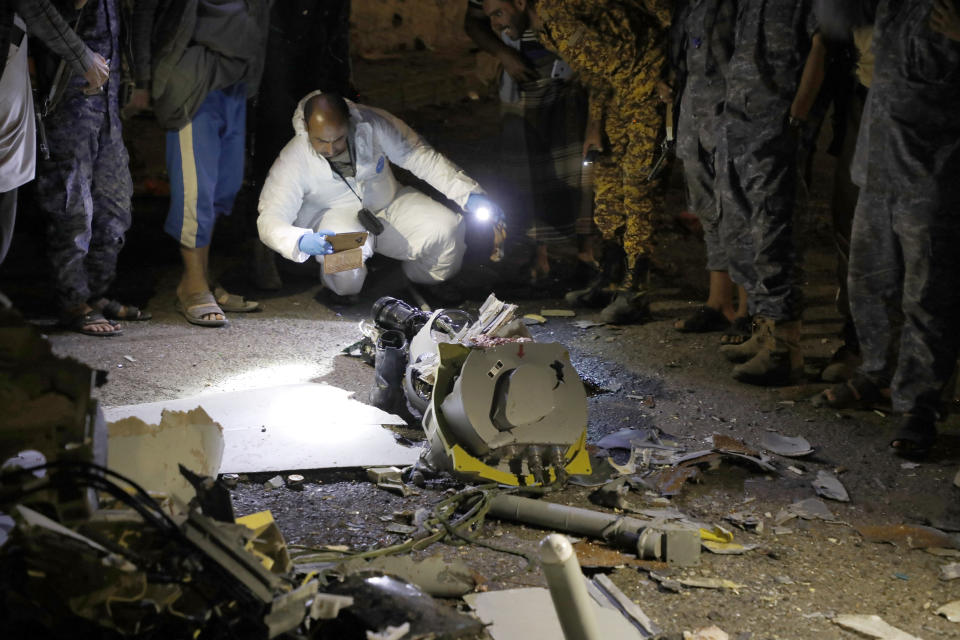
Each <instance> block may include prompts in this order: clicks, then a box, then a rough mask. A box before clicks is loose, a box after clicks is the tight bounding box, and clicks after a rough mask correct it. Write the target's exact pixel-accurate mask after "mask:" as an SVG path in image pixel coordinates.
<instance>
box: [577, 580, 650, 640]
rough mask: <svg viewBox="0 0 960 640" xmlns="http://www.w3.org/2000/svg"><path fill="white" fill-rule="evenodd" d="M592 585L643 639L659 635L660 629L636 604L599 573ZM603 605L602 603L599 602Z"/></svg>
mask: <svg viewBox="0 0 960 640" xmlns="http://www.w3.org/2000/svg"><path fill="white" fill-rule="evenodd" d="M592 583H593V584H594V585H595V586H596V587H597V588H598V589H599V591H600V592H601V593H602V595H603V596H604V597H605V598H606V599H607V601H608V602H609V603H610V604H611V605H613V608H614V609H616V610H618V611H619V612H620V613H622V614H623V615H624V616H625V617H626V618H627V619H628V620H630V621H631V622H632V623H633V625H634V626H635V627H636V628H637V630H638V631H639V632H640V634H641V635H642V636H643V637H644V638H649V637H651V636H655V635H657V634H659V633H660V628H659V627H658V626H657V625H656V623H654V622H653V620H651V619H650V617H649V616H647V614H646V613H644V611H643V609H641V608H640V607H639V606H638V605H637V603H635V602H634V601H633V600H631V599H630V598H628V597H627V596H626V594H625V593H624V592H623V591H621V590H620V588H619V587H617V585H615V584H614V583H613V581H612V580H611V579H610V578H608V577H607V576H605V575H604V574H602V573H600V574H597V575H596V576H595V577H594V578H593V580H592ZM601 604H603V602H601Z"/></svg>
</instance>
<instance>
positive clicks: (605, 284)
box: [563, 242, 627, 309]
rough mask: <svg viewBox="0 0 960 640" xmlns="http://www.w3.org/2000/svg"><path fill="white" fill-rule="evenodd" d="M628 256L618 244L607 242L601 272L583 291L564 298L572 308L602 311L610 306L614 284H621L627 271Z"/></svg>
mask: <svg viewBox="0 0 960 640" xmlns="http://www.w3.org/2000/svg"><path fill="white" fill-rule="evenodd" d="M626 262H627V254H626V253H624V251H623V247H621V246H620V245H619V244H617V243H616V242H605V243H604V248H603V261H602V262H601V265H600V271H599V272H598V273H597V274H596V276H595V277H594V279H593V281H591V282H590V284H588V285H587V286H586V287H585V288H583V289H576V290H574V291H571V292H569V293H567V295H565V296H564V297H563V299H564V300H565V301H566V303H567V304H568V305H570V306H571V307H587V308H590V309H602V308H603V307H605V306H606V305H608V304H610V301H611V300H612V299H613V295H614V291H613V289H612V283H615V282H620V281H621V280H622V279H623V277H624V272H625V271H626Z"/></svg>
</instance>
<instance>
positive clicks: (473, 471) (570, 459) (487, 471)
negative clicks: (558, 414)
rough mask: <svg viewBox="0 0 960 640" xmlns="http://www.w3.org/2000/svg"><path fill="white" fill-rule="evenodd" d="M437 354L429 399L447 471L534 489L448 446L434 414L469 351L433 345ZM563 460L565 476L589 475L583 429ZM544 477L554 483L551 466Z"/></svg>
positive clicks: (529, 478) (526, 479)
mask: <svg viewBox="0 0 960 640" xmlns="http://www.w3.org/2000/svg"><path fill="white" fill-rule="evenodd" d="M437 347H438V352H439V354H440V368H439V370H438V372H437V381H436V384H435V385H434V397H433V399H432V404H433V410H434V411H435V412H436V413H437V415H436V416H435V417H436V422H437V427H438V433H437V435H438V436H439V438H440V441H441V442H442V443H443V447H444V449H445V452H446V454H447V456H448V457H449V458H450V462H451V465H450V466H451V468H452V469H453V470H454V471H455V472H456V473H458V474H461V475H464V476H468V477H470V478H482V479H484V480H490V481H493V482H497V483H499V484H503V485H508V486H513V487H518V486H525V487H530V486H536V485H537V484H539V483H538V482H537V481H536V480H534V477H533V475H532V474H526V475H524V476H519V475H517V474H515V473H511V472H509V471H503V470H501V469H498V468H496V467H491V466H490V465H488V464H486V463H484V462H483V461H482V460H480V459H479V458H477V457H475V456H472V455H470V454H469V453H467V451H466V450H465V449H464V448H463V447H461V446H460V445H458V444H451V438H450V437H449V435H448V433H447V424H446V422H445V421H444V419H443V416H442V414H440V412H438V411H436V407H439V406H440V405H441V404H442V402H443V398H444V397H446V393H444V392H443V391H442V390H443V389H447V388H449V387H450V386H451V380H452V379H453V377H454V374H455V373H456V372H457V371H459V370H460V367H462V366H463V363H464V361H465V360H466V358H467V356H468V355H469V354H470V351H471V350H470V348H468V347H465V346H463V345H455V344H446V343H441V344H439V345H437ZM564 459H565V460H567V463H566V465H564V471H565V472H566V475H567V476H572V475H590V473H592V467H591V465H590V454H589V453H588V452H587V428H586V427H584V428H583V433H581V434H580V438H578V439H577V441H576V442H575V443H574V444H572V445H571V446H570V447H569V448H568V449H567V451H566V454H565V455H564ZM544 471H545V472H546V474H547V484H553V483H554V482H556V481H557V472H556V469H555V468H554V467H553V466H552V465H551V466H548V467H546V468H545V469H544Z"/></svg>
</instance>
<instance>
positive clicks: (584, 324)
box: [573, 320, 606, 329]
mask: <svg viewBox="0 0 960 640" xmlns="http://www.w3.org/2000/svg"><path fill="white" fill-rule="evenodd" d="M605 324H606V322H596V321H594V320H576V321H574V323H573V326H575V327H576V328H578V329H590V328H593V327H602V326H603V325H605Z"/></svg>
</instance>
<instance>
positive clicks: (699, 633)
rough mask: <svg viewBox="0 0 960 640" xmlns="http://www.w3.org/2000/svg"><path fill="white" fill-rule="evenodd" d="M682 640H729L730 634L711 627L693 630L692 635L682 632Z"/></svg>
mask: <svg viewBox="0 0 960 640" xmlns="http://www.w3.org/2000/svg"><path fill="white" fill-rule="evenodd" d="M683 640H730V634H728V633H727V632H726V631H724V630H723V629H721V628H720V627H718V626H717V625H711V626H709V627H701V628H700V629H695V630H694V631H693V632H692V633H691V632H690V631H684V632H683Z"/></svg>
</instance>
